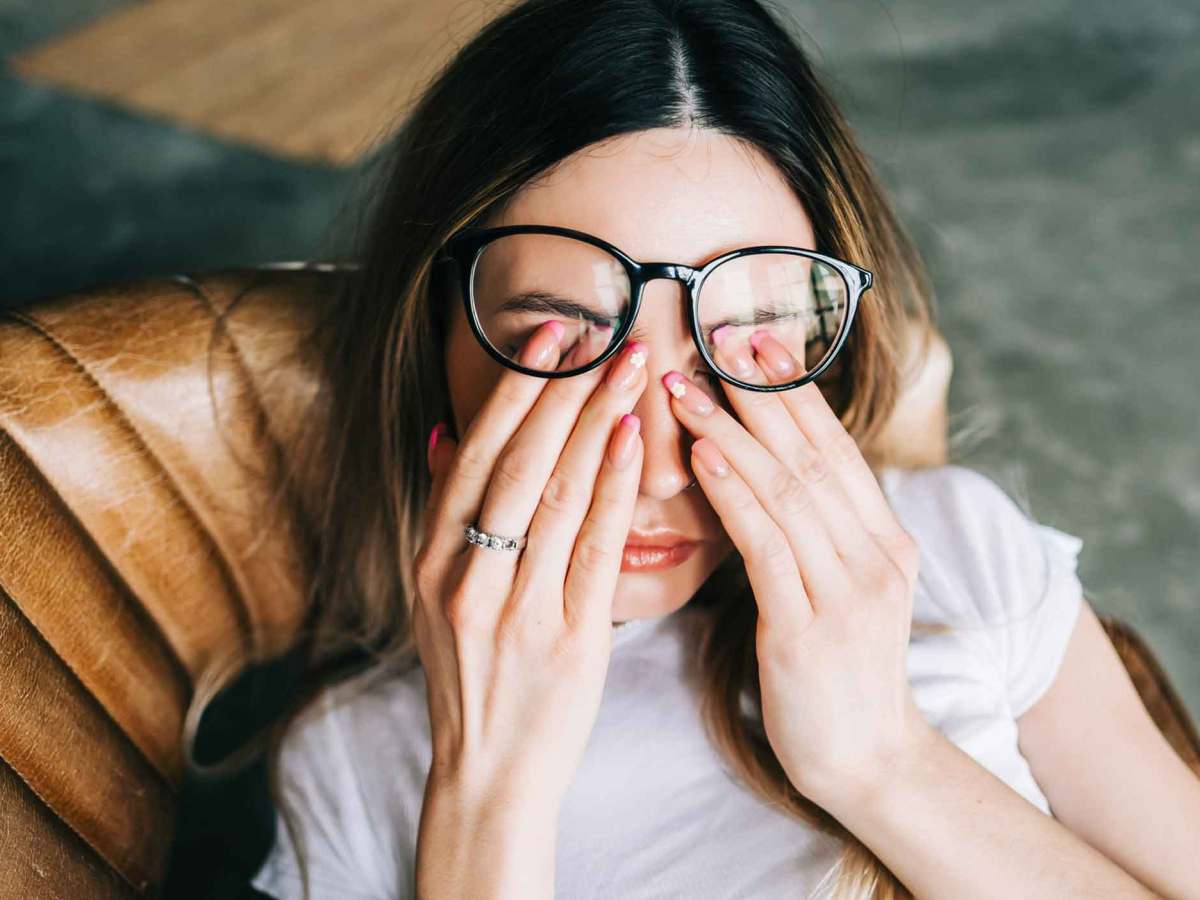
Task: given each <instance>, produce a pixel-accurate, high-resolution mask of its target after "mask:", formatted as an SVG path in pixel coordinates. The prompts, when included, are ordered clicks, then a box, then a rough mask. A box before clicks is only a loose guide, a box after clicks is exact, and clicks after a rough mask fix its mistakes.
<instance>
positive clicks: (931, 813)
mask: <svg viewBox="0 0 1200 900" xmlns="http://www.w3.org/2000/svg"><path fill="white" fill-rule="evenodd" d="M814 799H815V800H817V802H818V803H820V805H821V806H823V807H824V808H825V809H826V810H828V811H829V812H830V813H831V814H832V815H833V816H834V817H835V818H837V819H838V821H840V822H841V823H842V824H843V825H845V826H846V828H847V829H849V830H850V831H851V832H852V833H853V834H854V835H855V837H857V838H858V839H859V840H860V841H862V842H863V843H864V844H865V845H866V846H867V847H869V848H870V850H871V852H873V853H874V854H875V855H876V856H877V857H879V859H880V860H882V861H883V863H884V864H885V865H886V866H887V867H888V868H889V869H891V871H892V872H893V873H894V874H895V875H896V877H897V878H899V879H900V880H901V881H902V882H903V883H904V884H905V886H907V887H908V889H909V890H911V891H912V893H913V895H914V896H915V897H918V898H921V900H959V898H961V897H973V898H978V900H988V898H993V897H994V898H996V900H1002V898H1003V900H1007V898H1011V897H1022V898H1027V900H1035V898H1046V900H1060V898H1062V897H1097V898H1100V897H1103V898H1116V897H1121V898H1125V897H1130V898H1134V897H1136V898H1143V897H1151V898H1153V897H1157V896H1158V895H1156V894H1154V893H1153V892H1152V891H1149V890H1147V888H1146V887H1145V886H1144V885H1142V884H1141V883H1140V882H1139V881H1137V880H1136V879H1135V878H1134V877H1133V876H1131V875H1130V874H1129V873H1127V872H1126V871H1125V870H1124V869H1122V868H1120V867H1119V866H1118V865H1117V864H1116V863H1114V862H1113V861H1112V860H1110V859H1109V858H1108V857H1107V856H1105V855H1104V854H1102V853H1100V852H1099V851H1098V850H1096V849H1095V848H1094V847H1092V846H1090V845H1089V844H1087V843H1086V842H1084V841H1083V840H1081V839H1080V838H1079V837H1078V836H1076V835H1075V834H1074V833H1073V832H1071V831H1070V830H1069V829H1067V828H1066V827H1065V826H1063V825H1062V824H1061V823H1060V822H1058V821H1057V820H1055V819H1054V818H1052V817H1050V816H1048V815H1046V814H1044V813H1043V812H1042V811H1041V810H1039V809H1038V808H1037V807H1035V806H1033V805H1032V804H1031V803H1029V802H1028V801H1027V800H1026V799H1025V798H1024V797H1022V796H1021V795H1020V794H1018V793H1016V792H1015V791H1014V790H1012V788H1010V787H1009V786H1008V785H1007V784H1005V783H1004V782H1003V781H1001V780H1000V779H999V778H997V777H996V776H995V775H993V774H992V773H991V772H990V771H989V770H988V769H986V768H985V767H983V766H982V765H980V764H979V763H977V762H976V761H975V760H974V759H973V758H972V757H971V756H970V755H969V754H968V753H966V752H965V751H963V750H962V749H960V748H959V747H958V746H957V745H955V744H954V743H953V742H952V741H950V740H949V739H948V738H946V737H945V736H944V735H943V734H942V733H941V732H939V731H938V730H937V729H935V728H933V727H932V726H930V728H929V730H928V732H927V733H926V735H924V736H923V737H922V738H921V740H920V742H919V744H917V745H914V746H913V747H912V748H911V749H910V750H909V751H907V752H906V753H905V754H903V755H902V756H901V757H899V758H897V759H896V760H895V761H894V762H893V764H891V765H890V766H888V767H887V768H886V769H881V770H880V771H878V772H876V773H873V774H872V775H871V776H870V777H869V782H867V781H865V782H863V783H861V784H858V785H853V786H844V787H843V789H841V790H838V791H836V792H834V793H833V794H831V796H830V797H829V798H827V799H818V798H814Z"/></svg>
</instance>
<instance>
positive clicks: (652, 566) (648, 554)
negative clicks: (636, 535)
mask: <svg viewBox="0 0 1200 900" xmlns="http://www.w3.org/2000/svg"><path fill="white" fill-rule="evenodd" d="M699 545H700V542H699V541H680V542H679V543H677V544H672V545H671V546H669V547H662V546H653V545H649V544H626V545H625V550H624V552H623V553H622V554H621V571H622V572H657V571H659V570H661V569H670V568H673V567H675V566H677V565H679V564H680V563H681V562H683V561H684V560H685V559H687V558H688V557H689V556H691V555H692V553H694V552H695V550H696V548H697V547H698V546H699Z"/></svg>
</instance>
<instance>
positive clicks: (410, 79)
mask: <svg viewBox="0 0 1200 900" xmlns="http://www.w3.org/2000/svg"><path fill="white" fill-rule="evenodd" d="M775 7H776V8H778V9H781V10H784V11H785V12H786V13H787V14H788V15H789V16H790V17H791V20H792V22H793V23H794V26H795V27H796V29H797V30H798V31H799V33H800V35H801V40H802V41H803V43H804V45H805V46H806V47H807V48H808V49H809V50H810V52H811V53H812V54H813V57H814V60H815V62H816V64H817V67H818V68H819V69H820V70H821V71H822V72H824V73H825V75H826V76H827V78H828V80H829V83H830V85H831V86H832V89H833V92H834V94H835V96H836V97H837V98H838V99H839V100H840V102H841V104H842V106H843V109H844V111H845V112H846V114H847V115H848V117H849V119H850V121H851V123H852V125H854V126H855V127H856V128H857V130H858V133H859V135H860V136H861V138H862V141H863V143H864V145H865V146H866V148H867V151H868V153H869V155H870V156H871V158H872V159H873V161H874V163H875V165H876V166H877V168H878V170H879V171H880V173H881V174H882V176H883V178H884V180H885V182H886V184H887V185H888V187H889V188H890V190H891V192H892V195H893V197H894V199H895V201H896V204H897V207H898V209H899V212H900V214H901V217H902V218H903V220H904V221H905V222H906V223H907V225H908V227H909V229H910V230H911V232H912V233H913V235H914V237H915V238H916V240H917V242H918V244H919V245H920V248H921V250H922V251H923V253H924V255H925V258H926V260H927V262H928V264H929V266H930V269H931V272H932V276H933V281H934V284H935V287H936V293H937V297H936V305H937V314H938V318H939V322H940V328H941V330H942V331H943V333H944V334H945V336H946V338H947V340H948V341H949V343H950V346H951V349H952V351H953V353H954V360H955V370H954V377H953V380H952V384H951V393H950V407H951V430H952V435H953V439H952V453H953V460H952V461H954V462H958V463H961V464H964V465H969V466H971V467H974V468H977V469H979V470H981V471H983V472H986V473H987V474H989V475H990V476H991V477H993V478H995V479H996V480H997V481H998V482H999V483H1000V484H1001V485H1002V486H1004V487H1005V488H1006V489H1007V490H1008V491H1009V492H1010V493H1011V494H1012V495H1013V496H1014V497H1016V498H1017V499H1018V500H1019V501H1020V502H1021V503H1022V505H1023V506H1025V508H1026V509H1027V510H1028V511H1029V512H1030V513H1031V514H1032V515H1033V516H1034V517H1035V518H1037V519H1038V520H1039V521H1042V522H1045V523H1047V524H1051V525H1053V526H1055V527H1057V528H1060V529H1062V530H1064V531H1067V532H1069V533H1071V534H1075V535H1079V536H1080V537H1081V538H1082V539H1083V550H1082V553H1081V556H1080V576H1081V579H1082V581H1083V584H1084V586H1085V589H1086V592H1087V594H1088V596H1089V597H1090V598H1091V600H1092V602H1093V605H1094V607H1095V608H1096V610H1097V611H1098V612H1101V613H1112V614H1116V615H1118V616H1120V617H1121V618H1123V619H1125V620H1126V621H1128V622H1130V623H1131V624H1132V625H1133V626H1134V627H1135V628H1136V629H1137V631H1138V632H1139V633H1140V634H1141V635H1142V636H1143V637H1145V638H1146V640H1147V641H1148V642H1149V643H1150V644H1151V646H1152V648H1153V649H1154V651H1155V652H1156V654H1157V655H1158V656H1159V658H1160V659H1161V661H1162V662H1163V664H1164V665H1165V667H1166V668H1167V670H1168V674H1169V676H1170V678H1171V680H1172V682H1173V683H1174V684H1175V685H1176V687H1177V688H1178V689H1179V690H1180V691H1181V693H1182V694H1183V696H1184V699H1185V701H1186V703H1187V704H1188V706H1189V708H1190V710H1191V712H1192V715H1193V717H1197V718H1200V653H1197V652H1196V648H1197V647H1198V646H1200V363H1198V362H1197V353H1198V350H1200V302H1198V299H1200V274H1198V273H1200V268H1198V267H1197V266H1196V265H1195V262H1194V258H1195V254H1196V234H1197V226H1198V225H1200V103H1198V102H1197V97H1198V96H1200V53H1197V50H1196V48H1197V46H1200V4H1198V3H1197V2H1195V0H1188V2H1183V0H1139V2H1138V3H1137V4H1136V6H1135V5H1134V4H1131V3H1129V2H1128V0H1124V2H1117V0H1009V2H1006V3H1003V4H997V3H990V2H982V0H920V2H916V0H893V2H887V0H876V2H865V0H838V2H836V3H835V2H825V3H818V2H799V0H777V2H776V3H775ZM495 8H496V7H495V6H494V4H492V3H489V2H485V0H461V2H444V3H443V2H426V3H418V2H404V0H356V2H355V3H341V4H335V3H330V2H312V0H308V2H305V0H290V2H283V0H246V2H232V3H223V4H216V3H212V2H203V3H202V2H197V0H155V2H150V0H146V2H127V0H36V2H35V0H0V53H2V54H3V56H4V60H5V65H4V67H3V70H0V308H2V307H4V306H15V305H17V304H20V303H22V302H24V301H28V300H31V299H35V298H38V297H42V296H49V295H53V294H59V293H63V292H67V291H72V290H76V289H80V288H85V287H89V286H93V285H98V284H104V283H115V282H120V281H127V280H133V279H138V278H142V277H145V276H149V275H159V274H173V273H177V272H198V271H203V270H206V269H214V268H221V267H229V266H243V265H249V264H254V263H259V262H268V261H283V260H302V259H310V258H313V257H314V256H316V255H319V254H322V253H329V252H330V248H337V247H338V246H340V239H341V235H342V233H343V231H342V226H341V220H340V219H339V215H340V213H341V212H342V211H343V210H344V209H345V208H346V205H347V202H348V201H349V200H350V198H351V189H352V186H353V184H354V177H355V175H356V173H357V172H359V171H360V170H361V169H362V168H363V166H364V165H365V164H366V163H367V162H368V161H369V160H370V148H371V145H372V143H373V141H374V140H375V139H377V138H378V137H379V135H380V134H382V133H386V131H387V129H388V126H389V123H390V122H391V121H394V117H395V116H396V115H398V114H399V113H400V112H401V111H402V109H403V105H404V103H405V101H406V99H407V97H408V95H409V94H410V92H411V91H412V89H413V88H414V87H415V86H417V85H419V83H420V81H421V79H422V78H423V77H425V76H427V75H428V74H429V72H430V71H432V68H433V67H434V66H436V64H438V63H440V62H441V60H442V59H443V58H444V55H445V54H446V53H448V52H450V51H452V50H453V49H454V47H455V46H457V45H459V44H461V43H462V42H463V41H465V40H466V39H467V38H469V36H470V34H471V33H472V32H473V30H474V29H476V28H477V27H478V26H479V25H480V24H482V22H483V21H485V20H486V19H487V18H488V17H489V15H490V14H491V13H492V11H494V9H495ZM203 838H204V835H203V828H202V827H201V826H199V825H191V826H189V825H187V824H186V823H185V826H184V829H183V831H182V832H181V838H180V839H181V840H182V841H187V840H195V841H199V840H202V839H203Z"/></svg>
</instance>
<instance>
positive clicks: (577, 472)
mask: <svg viewBox="0 0 1200 900" xmlns="http://www.w3.org/2000/svg"><path fill="white" fill-rule="evenodd" d="M646 358H647V352H646V345H645V344H643V343H641V342H640V341H632V342H630V343H629V344H628V345H627V346H626V347H624V348H622V350H621V353H620V355H619V356H618V358H617V360H616V364H615V365H614V366H612V367H611V368H609V369H608V371H607V372H606V373H605V378H604V381H603V382H601V384H600V386H599V387H597V388H596V390H595V391H594V392H593V393H592V396H591V398H590V399H589V400H588V403H587V405H586V406H585V407H584V409H583V412H582V413H580V415H579V419H578V422H577V423H576V425H575V429H574V430H573V431H572V432H571V436H570V439H569V440H568V441H567V444H566V447H564V448H563V451H562V453H561V454H560V455H559V458H558V463H557V465H555V467H554V471H553V472H552V473H551V475H550V476H549V479H548V480H547V481H546V486H545V489H544V490H543V491H542V496H541V499H540V502H539V504H538V506H537V509H536V511H535V512H534V514H533V521H532V522H531V523H530V526H529V544H530V548H529V550H528V551H527V553H526V564H527V565H528V566H529V577H530V578H531V580H534V581H536V582H538V583H540V584H542V585H545V586H547V587H549V586H554V587H555V588H561V586H562V584H563V582H564V579H565V577H566V575H567V570H568V567H569V566H570V564H571V554H572V550H573V549H574V548H575V546H576V538H577V536H578V534H579V528H580V525H581V524H582V523H583V521H584V517H585V516H587V515H588V511H589V507H590V506H591V504H592V502H593V501H592V494H593V490H594V487H595V484H596V478H597V473H598V472H599V471H600V467H601V464H602V462H603V458H604V453H605V448H606V446H607V445H608V444H609V443H610V442H611V439H612V437H613V429H614V425H613V423H614V422H618V421H620V420H621V419H622V416H624V415H626V414H628V413H629V412H631V411H632V409H633V407H634V406H635V405H636V404H637V400H638V397H639V396H641V394H642V393H643V391H645V389H646V368H645V366H646ZM537 439H538V438H537V436H536V435H533V434H531V435H530V440H531V441H536V440H537ZM556 594H557V591H555V592H553V594H552V592H550V591H548V590H547V591H542V592H541V596H546V597H550V596H552V595H556Z"/></svg>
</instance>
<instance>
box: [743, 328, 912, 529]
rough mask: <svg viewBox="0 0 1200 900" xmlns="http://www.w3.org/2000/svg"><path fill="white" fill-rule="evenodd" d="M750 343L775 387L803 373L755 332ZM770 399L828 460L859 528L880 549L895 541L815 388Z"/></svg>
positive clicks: (892, 524) (852, 445)
mask: <svg viewBox="0 0 1200 900" xmlns="http://www.w3.org/2000/svg"><path fill="white" fill-rule="evenodd" d="M750 341H751V343H752V344H754V345H755V350H756V351H757V356H758V357H759V359H761V361H762V362H761V363H760V365H761V367H762V368H763V369H764V370H765V371H767V372H769V373H773V374H772V378H773V379H774V380H775V381H776V382H778V381H788V380H791V379H794V378H797V377H798V376H799V373H801V372H802V371H803V367H802V365H801V364H800V363H799V362H798V361H797V360H796V358H795V357H794V356H793V355H792V354H791V352H790V351H789V350H788V349H787V347H785V346H784V345H783V344H782V343H781V342H780V341H778V340H776V339H775V338H774V337H773V336H772V335H771V334H770V333H769V332H766V331H756V332H755V333H754V334H753V335H751V337H750ZM775 393H776V395H782V402H783V406H784V408H785V409H786V410H787V412H788V415H789V416H790V417H791V418H792V420H793V421H794V422H795V423H796V425H797V426H798V427H799V429H800V430H801V431H802V432H803V433H804V435H805V436H806V437H807V438H808V440H809V442H810V444H811V445H812V446H813V447H815V448H816V449H817V451H818V452H819V453H820V454H821V455H822V456H823V457H824V458H825V459H827V460H829V462H830V465H831V466H832V467H833V471H834V472H835V473H836V475H837V477H838V480H839V482H840V483H841V485H842V488H843V490H844V491H845V494H846V496H847V497H848V498H849V500H850V502H851V503H852V504H853V506H854V509H855V511H856V512H857V513H858V517H859V520H860V521H861V522H862V524H863V527H864V528H866V530H867V531H868V532H869V533H870V534H872V535H874V536H875V537H876V538H877V539H879V540H880V541H881V543H882V544H883V545H884V546H887V545H888V543H889V542H891V541H895V540H898V539H900V537H901V536H900V534H899V531H900V524H899V523H898V522H897V521H896V516H895V514H894V513H893V511H892V508H891V505H890V504H889V503H888V501H887V498H886V497H885V496H884V494H883V489H882V488H881V487H880V485H879V480H878V479H877V478H876V477H875V473H874V472H872V471H871V467H870V465H869V464H868V463H867V461H866V459H865V458H864V457H863V455H862V451H861V450H860V449H859V446H858V443H857V441H855V440H854V437H853V436H852V435H851V434H850V433H849V432H848V431H846V428H845V426H844V425H842V422H841V420H840V419H839V418H838V417H837V414H836V413H834V411H833V410H832V409H831V408H830V406H829V403H828V401H827V400H826V399H825V395H824V394H822V393H821V390H820V389H819V388H818V387H817V385H816V382H813V381H810V382H809V383H808V384H804V385H801V386H800V387H798V388H793V389H791V390H787V391H777V392H775Z"/></svg>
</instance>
